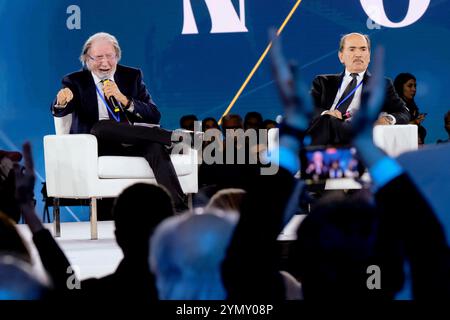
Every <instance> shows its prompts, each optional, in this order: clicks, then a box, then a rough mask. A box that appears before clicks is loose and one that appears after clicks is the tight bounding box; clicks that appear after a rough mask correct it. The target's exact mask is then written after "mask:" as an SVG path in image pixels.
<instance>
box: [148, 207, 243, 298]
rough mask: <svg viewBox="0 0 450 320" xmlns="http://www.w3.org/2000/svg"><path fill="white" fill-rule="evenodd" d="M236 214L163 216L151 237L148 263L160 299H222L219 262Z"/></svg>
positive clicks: (213, 213)
mask: <svg viewBox="0 0 450 320" xmlns="http://www.w3.org/2000/svg"><path fill="white" fill-rule="evenodd" d="M235 217H236V216H233V215H229V214H223V215H222V214H221V213H218V212H217V213H215V212H212V211H207V212H205V213H203V214H191V213H187V214H184V215H181V216H175V217H172V218H169V219H167V220H165V221H164V222H163V223H161V224H160V225H159V226H158V228H157V229H156V231H155V233H154V235H153V237H152V239H151V248H150V249H151V250H150V267H151V270H152V272H153V273H154V274H155V276H156V286H157V288H158V295H159V298H160V299H162V300H180V299H181V300H223V299H225V298H226V292H225V288H224V286H223V283H222V278H221V270H220V266H221V263H222V261H223V259H224V257H225V250H226V248H227V246H228V243H229V241H230V239H231V235H232V231H233V228H234V225H235V223H236V219H235Z"/></svg>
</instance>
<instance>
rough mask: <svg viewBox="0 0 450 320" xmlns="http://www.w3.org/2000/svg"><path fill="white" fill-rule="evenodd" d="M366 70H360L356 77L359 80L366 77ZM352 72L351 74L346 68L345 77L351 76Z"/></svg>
mask: <svg viewBox="0 0 450 320" xmlns="http://www.w3.org/2000/svg"><path fill="white" fill-rule="evenodd" d="M366 71H367V70H364V71H363V72H359V73H358V77H356V79H357V80H360V79H362V78H363V77H364V74H365V73H366ZM350 74H351V72H349V71H348V70H347V69H345V77H349V78H351V76H350Z"/></svg>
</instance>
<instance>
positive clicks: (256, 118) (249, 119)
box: [244, 111, 263, 130]
mask: <svg viewBox="0 0 450 320" xmlns="http://www.w3.org/2000/svg"><path fill="white" fill-rule="evenodd" d="M262 123H263V118H262V115H261V113H259V112H256V111H252V112H248V113H247V114H246V115H245V118H244V130H247V129H255V130H258V129H261V128H262Z"/></svg>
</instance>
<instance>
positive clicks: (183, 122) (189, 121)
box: [180, 114, 198, 131]
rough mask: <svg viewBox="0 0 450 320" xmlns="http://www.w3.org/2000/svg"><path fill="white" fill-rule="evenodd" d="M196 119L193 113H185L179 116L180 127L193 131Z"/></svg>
mask: <svg viewBox="0 0 450 320" xmlns="http://www.w3.org/2000/svg"><path fill="white" fill-rule="evenodd" d="M195 121H198V118H197V116H196V115H194V114H187V115H185V116H182V117H181V118H180V128H181V129H184V130H189V131H194V122H195Z"/></svg>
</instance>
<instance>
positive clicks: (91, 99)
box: [82, 70, 98, 122]
mask: <svg viewBox="0 0 450 320" xmlns="http://www.w3.org/2000/svg"><path fill="white" fill-rule="evenodd" d="M84 77H85V81H83V82H82V83H85V84H86V87H84V88H83V91H84V94H83V100H84V101H83V105H84V106H87V108H88V109H89V110H86V112H87V114H89V115H92V116H94V118H93V119H94V122H97V121H98V99H97V90H96V89H95V82H94V78H92V74H91V72H90V71H88V70H86V71H85V72H84Z"/></svg>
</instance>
